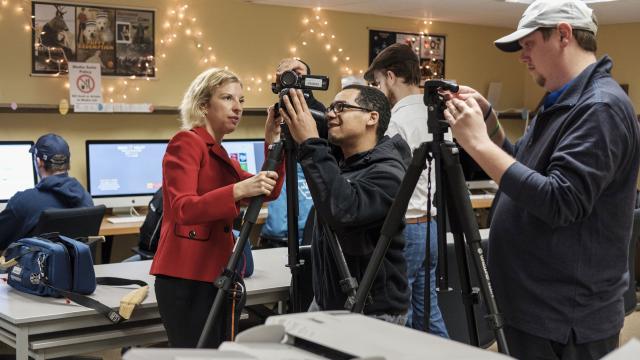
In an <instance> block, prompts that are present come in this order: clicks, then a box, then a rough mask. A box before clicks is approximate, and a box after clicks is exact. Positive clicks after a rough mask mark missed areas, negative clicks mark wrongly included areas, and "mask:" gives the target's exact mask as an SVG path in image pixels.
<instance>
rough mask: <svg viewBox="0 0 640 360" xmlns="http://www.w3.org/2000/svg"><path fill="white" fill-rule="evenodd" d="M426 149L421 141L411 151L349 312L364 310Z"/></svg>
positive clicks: (421, 166) (403, 212) (424, 159)
mask: <svg viewBox="0 0 640 360" xmlns="http://www.w3.org/2000/svg"><path fill="white" fill-rule="evenodd" d="M428 150H429V149H428V144H427V143H423V144H421V145H420V147H418V148H417V149H416V150H415V151H414V152H413V158H412V159H411V163H410V164H409V167H408V168H407V172H406V173H405V175H404V178H403V179H402V183H401V184H400V189H399V190H398V194H397V195H396V197H395V199H394V200H393V203H392V204H391V208H390V209H389V212H388V213H387V217H386V219H385V220H384V224H382V229H381V230H380V238H378V242H377V243H376V247H375V249H373V254H372V255H371V259H370V260H369V264H368V265H367V269H366V270H365V272H364V275H363V276H362V280H361V281H360V286H359V287H358V291H357V293H356V301H355V304H354V305H353V307H352V308H351V312H355V313H361V312H362V311H363V310H364V305H365V301H366V299H367V296H369V291H371V286H373V280H374V279H375V277H376V274H377V273H378V270H379V269H380V265H381V264H382V260H383V258H384V255H385V254H386V252H387V249H388V248H389V244H391V240H392V239H393V237H394V236H395V235H396V233H397V232H398V229H399V228H400V225H401V224H402V221H403V219H404V214H405V212H406V211H407V206H408V205H409V200H410V199H411V195H412V194H413V190H414V189H415V188H416V184H418V179H419V178H420V174H421V173H422V170H424V167H425V164H426V161H427V156H428V155H429V152H428Z"/></svg>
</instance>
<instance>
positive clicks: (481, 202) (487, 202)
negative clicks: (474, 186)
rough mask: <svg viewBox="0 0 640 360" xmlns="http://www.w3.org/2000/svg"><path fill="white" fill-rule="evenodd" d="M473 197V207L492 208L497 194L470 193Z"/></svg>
mask: <svg viewBox="0 0 640 360" xmlns="http://www.w3.org/2000/svg"><path fill="white" fill-rule="evenodd" d="M469 197H470V198H471V207H473V208H474V209H485V208H490V207H491V204H493V198H494V197H495V195H469Z"/></svg>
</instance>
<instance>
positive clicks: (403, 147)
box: [281, 85, 411, 325]
mask: <svg viewBox="0 0 640 360" xmlns="http://www.w3.org/2000/svg"><path fill="white" fill-rule="evenodd" d="M285 105H286V108H287V109H286V111H287V113H288V114H289V115H287V113H285V112H284V111H281V115H282V116H283V117H284V119H285V121H286V123H287V125H288V126H289V129H290V131H291V135H292V136H293V138H294V140H295V141H296V142H297V143H298V144H299V149H298V159H299V161H300V164H301V165H302V169H303V170H304V173H305V177H306V178H307V182H308V184H309V190H310V192H311V196H312V197H313V203H314V206H315V207H316V219H315V223H314V232H313V240H312V259H313V261H312V268H313V290H314V297H315V301H314V302H313V303H312V305H311V307H310V310H338V309H344V305H345V301H346V295H345V294H343V293H342V291H341V290H340V280H342V279H341V277H340V274H339V273H338V270H337V266H336V263H335V259H334V256H333V255H332V252H331V250H330V247H329V245H328V243H327V241H328V239H327V234H326V233H325V228H326V226H325V225H328V227H329V228H330V229H331V231H333V232H335V234H336V236H337V238H338V241H339V242H340V246H341V247H342V251H343V252H344V256H345V259H346V261H347V265H348V267H349V270H350V273H351V275H352V276H353V277H355V278H356V279H357V280H358V281H360V280H361V279H362V276H363V275H364V271H365V269H366V267H367V265H368V264H369V260H370V258H371V255H372V252H373V249H374V248H375V246H376V243H377V241H378V238H379V236H380V229H381V227H382V223H383V221H384V219H385V217H386V215H387V212H388V211H389V208H390V206H391V203H392V201H393V199H394V197H395V195H396V193H397V191H398V188H399V186H400V183H401V182H402V178H403V177H404V173H405V170H406V161H407V159H409V158H410V156H411V153H410V149H409V146H408V145H407V143H406V142H405V141H404V140H403V139H402V138H401V137H400V136H395V137H394V138H389V137H387V136H384V132H385V131H386V130H387V126H388V125H389V119H390V117H391V110H390V107H389V102H388V100H387V98H386V97H385V96H384V94H383V93H382V92H381V91H380V90H378V89H376V88H373V87H368V86H361V85H352V86H348V87H346V88H344V89H343V90H342V91H341V92H339V93H338V94H337V95H336V97H335V99H334V102H333V103H332V104H331V106H329V108H328V111H327V125H328V129H329V130H328V135H329V141H331V142H332V143H333V144H336V145H338V146H339V147H340V148H341V149H342V152H343V154H344V160H343V161H341V162H340V163H338V162H337V161H336V159H335V158H334V157H333V156H332V155H331V152H330V148H329V143H328V142H327V141H326V140H324V139H320V138H319V137H318V131H317V130H316V127H315V122H314V121H313V118H312V116H311V113H310V112H309V109H308V107H307V105H306V103H305V102H304V97H303V94H302V92H301V91H297V92H296V91H294V90H291V92H290V94H289V95H288V96H287V97H285ZM403 248H404V238H403V237H402V229H401V228H398V232H397V234H396V236H394V237H393V240H392V242H391V244H390V246H389V249H388V251H387V253H386V255H385V257H384V260H383V262H382V264H381V268H380V269H379V271H378V274H377V276H376V278H375V280H374V283H373V287H372V289H371V297H372V299H373V301H372V303H370V304H367V305H366V307H365V309H364V313H365V314H367V315H371V316H374V317H377V318H380V319H383V320H386V321H389V322H393V323H397V324H401V325H404V323H405V321H406V313H407V309H408V306H409V292H408V287H407V273H406V261H405V258H404V255H403Z"/></svg>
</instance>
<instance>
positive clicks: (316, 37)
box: [0, 0, 432, 103]
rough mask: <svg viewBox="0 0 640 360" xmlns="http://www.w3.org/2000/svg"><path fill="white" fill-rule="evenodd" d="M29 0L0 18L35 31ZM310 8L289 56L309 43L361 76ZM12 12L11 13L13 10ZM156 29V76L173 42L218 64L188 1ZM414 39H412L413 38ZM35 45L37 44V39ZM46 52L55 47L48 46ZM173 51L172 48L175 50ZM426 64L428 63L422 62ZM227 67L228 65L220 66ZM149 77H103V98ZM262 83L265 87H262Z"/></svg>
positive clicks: (0, 1) (250, 84)
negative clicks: (15, 18) (17, 19)
mask: <svg viewBox="0 0 640 360" xmlns="http://www.w3.org/2000/svg"><path fill="white" fill-rule="evenodd" d="M30 9H31V1H30V0H0V21H2V19H3V17H4V16H5V15H16V14H17V15H21V14H22V15H26V16H25V22H24V25H23V27H24V29H25V30H26V31H28V32H31V31H35V29H34V27H33V23H34V21H33V17H34V16H33V14H30V11H29V10H30ZM309 11H310V12H309V13H308V14H306V15H303V17H302V18H301V19H300V23H301V25H302V27H303V29H302V31H300V32H299V34H300V35H299V36H298V39H297V40H294V41H292V42H291V43H290V45H289V46H288V52H289V54H290V55H291V56H292V57H296V58H301V57H302V55H304V53H305V49H307V48H310V47H315V48H320V49H323V50H324V51H325V52H326V56H327V61H328V62H330V63H332V64H335V66H336V67H337V68H338V70H339V73H340V75H341V76H343V77H344V76H353V75H354V74H357V76H361V75H362V74H363V72H364V70H363V69H362V68H358V69H357V70H356V68H355V66H354V65H353V61H352V58H351V55H350V54H349V52H348V50H347V49H346V48H345V47H344V46H343V45H341V43H340V39H339V38H338V36H337V35H336V34H335V32H334V31H333V30H332V28H331V25H330V21H329V18H328V16H327V15H326V14H325V12H324V11H323V9H321V8H319V7H316V8H313V9H310V10H309ZM12 12H13V14H10V13H12ZM423 24H424V25H431V24H432V22H431V21H430V20H424V21H423ZM156 29H158V30H159V31H158V33H159V36H158V40H157V42H156V51H155V54H156V56H155V58H154V57H153V56H149V57H148V58H147V59H146V61H145V64H144V66H145V67H146V68H148V69H153V70H154V72H155V74H156V76H157V74H158V73H159V72H160V71H161V66H162V65H163V63H164V62H165V61H166V60H167V59H168V58H169V56H170V54H171V53H172V52H171V48H172V47H173V46H174V45H175V44H176V43H179V42H180V43H183V42H184V41H188V42H189V43H190V45H191V46H192V48H193V49H195V50H196V53H197V55H196V56H195V58H196V59H197V60H196V61H197V64H198V65H199V66H201V67H210V66H221V65H218V64H219V63H220V62H219V60H218V57H217V56H216V52H215V51H214V46H213V43H212V42H211V41H208V40H207V39H205V36H204V35H203V32H202V29H201V27H200V26H199V23H198V19H197V17H196V15H195V14H194V11H193V10H192V9H191V8H190V7H189V4H186V3H184V2H180V0H176V4H174V5H172V6H170V7H169V8H168V9H167V10H166V14H165V18H164V20H162V21H161V22H160V24H158V26H156ZM419 36H420V41H426V40H427V39H429V35H428V30H426V29H425V30H424V31H420V32H419ZM414 41H415V40H414ZM34 45H35V46H40V48H42V44H38V43H37V42H36V43H35V44H34ZM47 51H48V52H49V54H51V52H54V51H55V49H47ZM174 53H175V52H174ZM45 61H46V62H47V63H48V62H49V61H54V62H55V63H56V64H57V66H58V72H57V73H56V74H54V76H59V75H62V74H66V73H67V68H66V66H64V59H54V58H53V57H52V56H51V55H49V59H47V60H45ZM425 66H427V67H428V65H425ZM222 67H224V68H225V69H229V67H228V66H222ZM145 80H146V81H149V80H151V77H150V76H135V75H132V76H128V77H106V78H104V77H103V84H102V92H103V96H104V100H105V102H106V101H108V102H110V103H117V102H127V101H128V99H129V98H130V97H131V94H132V93H140V92H141V91H143V89H142V86H143V84H142V83H141V81H145ZM242 80H243V82H244V83H245V89H246V91H248V92H254V91H255V92H258V93H260V92H263V91H264V90H265V89H268V88H269V87H268V86H269V84H270V83H271V82H272V81H273V73H272V72H269V73H266V74H265V75H264V76H261V75H248V76H245V77H243V79H242ZM265 85H267V87H266V88H265ZM64 88H65V89H68V88H69V82H68V81H65V82H64Z"/></svg>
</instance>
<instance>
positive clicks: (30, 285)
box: [4, 234, 96, 297]
mask: <svg viewBox="0 0 640 360" xmlns="http://www.w3.org/2000/svg"><path fill="white" fill-rule="evenodd" d="M4 257H5V259H6V260H8V261H10V260H11V259H14V260H16V261H17V263H16V264H15V265H13V266H12V267H10V268H9V269H8V273H9V276H8V279H7V282H8V283H9V285H11V286H13V287H14V288H16V289H18V290H20V291H22V292H26V293H29V294H34V295H39V296H54V297H62V296H64V294H63V293H62V292H61V291H70V292H74V293H78V294H84V295H89V294H93V292H94V291H95V290H96V275H95V272H94V271H93V261H92V259H91V251H90V249H89V246H88V245H87V244H84V243H82V242H80V241H77V240H73V239H70V238H68V237H66V236H63V235H58V234H55V235H54V234H52V236H48V237H30V238H24V239H20V240H18V241H16V242H14V243H13V244H11V245H10V246H9V247H8V248H7V250H6V251H5V254H4Z"/></svg>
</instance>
